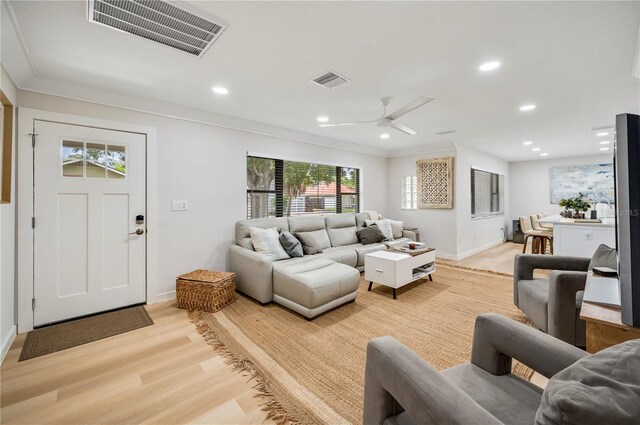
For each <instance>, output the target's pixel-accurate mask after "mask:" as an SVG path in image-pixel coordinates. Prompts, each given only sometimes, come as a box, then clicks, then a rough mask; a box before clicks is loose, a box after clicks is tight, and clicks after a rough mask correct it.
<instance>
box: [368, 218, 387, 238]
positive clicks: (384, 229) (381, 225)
mask: <svg viewBox="0 0 640 425" xmlns="http://www.w3.org/2000/svg"><path fill="white" fill-rule="evenodd" d="M364 222H365V224H366V225H367V227H369V226H373V225H374V224H375V225H376V226H378V229H380V231H381V232H382V234H383V235H384V237H385V238H387V240H388V241H392V240H393V239H394V238H393V229H392V228H391V220H388V219H386V218H385V219H384V220H365V221H364Z"/></svg>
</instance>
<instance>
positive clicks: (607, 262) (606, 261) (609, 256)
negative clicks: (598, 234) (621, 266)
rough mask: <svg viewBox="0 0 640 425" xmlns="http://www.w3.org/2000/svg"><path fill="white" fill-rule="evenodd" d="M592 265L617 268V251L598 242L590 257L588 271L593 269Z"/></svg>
mask: <svg viewBox="0 0 640 425" xmlns="http://www.w3.org/2000/svg"><path fill="white" fill-rule="evenodd" d="M594 267H609V268H610V269H613V270H618V252H617V251H616V250H615V248H609V247H608V246H607V245H605V244H600V246H598V248H597V249H596V252H594V253H593V256H592V257H591V261H590V262H589V271H591V270H593V268H594Z"/></svg>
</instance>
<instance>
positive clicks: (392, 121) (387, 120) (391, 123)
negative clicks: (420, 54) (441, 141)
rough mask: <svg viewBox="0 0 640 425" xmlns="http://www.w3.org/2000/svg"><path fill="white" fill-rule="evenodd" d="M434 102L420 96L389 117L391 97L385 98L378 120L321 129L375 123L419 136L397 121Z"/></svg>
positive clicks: (333, 125) (328, 125)
mask: <svg viewBox="0 0 640 425" xmlns="http://www.w3.org/2000/svg"><path fill="white" fill-rule="evenodd" d="M432 100H434V98H433V97H429V96H420V97H419V98H417V99H416V100H414V101H413V102H409V103H407V104H406V105H404V106H403V107H402V108H400V109H398V110H397V111H395V112H394V113H392V114H389V115H387V105H388V104H389V102H390V101H391V98H390V97H383V98H382V99H380V101H381V102H382V106H383V108H384V110H383V112H382V116H381V117H380V118H378V119H375V120H370V121H353V122H340V123H335V124H320V127H338V126H341V125H354V124H369V123H374V122H375V123H376V125H377V126H378V127H391V128H395V129H396V130H399V131H402V132H403V133H407V134H409V135H411V136H413V135H416V134H418V132H417V131H415V130H413V129H411V128H409V127H407V126H404V125H402V124H398V123H397V122H396V120H397V119H398V118H400V117H401V116H403V115H405V114H408V113H409V112H411V111H413V110H414V109H418V108H419V107H421V106H422V105H426V104H427V103H429V102H431V101H432Z"/></svg>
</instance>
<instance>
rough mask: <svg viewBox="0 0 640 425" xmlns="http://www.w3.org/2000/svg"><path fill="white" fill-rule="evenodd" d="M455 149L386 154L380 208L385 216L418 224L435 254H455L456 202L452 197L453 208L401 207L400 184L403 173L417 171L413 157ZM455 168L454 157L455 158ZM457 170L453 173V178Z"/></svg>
mask: <svg viewBox="0 0 640 425" xmlns="http://www.w3.org/2000/svg"><path fill="white" fill-rule="evenodd" d="M456 155H457V153H456V151H455V150H445V151H438V152H428V153H423V154H412V155H410V156H401V157H395V158H389V173H388V174H389V180H388V183H387V184H388V185H387V193H388V207H387V210H386V211H381V212H383V213H384V215H385V216H386V217H389V218H392V219H397V220H403V221H404V223H405V226H413V227H417V228H418V229H419V230H420V240H421V241H422V242H425V243H427V244H428V245H429V246H431V247H434V248H435V249H436V252H437V255H438V256H440V257H443V258H451V259H453V258H456V257H457V255H458V246H457V242H456V241H457V236H456V235H457V223H456V209H457V208H458V205H457V202H456V201H455V200H454V204H453V207H454V208H453V209H417V210H403V209H402V194H401V186H402V179H403V177H405V176H415V175H416V161H418V160H421V159H430V158H443V157H447V156H453V157H455V156H456ZM453 161H454V168H455V164H456V158H454V160H453ZM456 174H457V173H454V178H455V175H456ZM457 183H458V182H457V179H455V180H454V189H453V190H454V196H455V193H456V191H457Z"/></svg>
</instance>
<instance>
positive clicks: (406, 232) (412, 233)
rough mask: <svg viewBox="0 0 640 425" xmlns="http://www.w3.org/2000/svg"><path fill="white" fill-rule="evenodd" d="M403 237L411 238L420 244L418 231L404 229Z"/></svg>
mask: <svg viewBox="0 0 640 425" xmlns="http://www.w3.org/2000/svg"><path fill="white" fill-rule="evenodd" d="M402 237H403V238H409V239H411V240H412V241H414V242H420V234H419V233H418V232H416V231H413V230H407V229H403V230H402Z"/></svg>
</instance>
